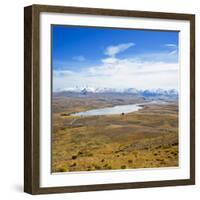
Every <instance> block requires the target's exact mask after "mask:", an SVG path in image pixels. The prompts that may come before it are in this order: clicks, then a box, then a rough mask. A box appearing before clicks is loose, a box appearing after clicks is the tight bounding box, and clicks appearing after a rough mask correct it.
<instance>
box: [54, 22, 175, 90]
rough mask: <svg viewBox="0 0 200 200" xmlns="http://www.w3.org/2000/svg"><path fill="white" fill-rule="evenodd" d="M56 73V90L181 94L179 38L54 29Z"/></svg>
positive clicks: (132, 32)
mask: <svg viewBox="0 0 200 200" xmlns="http://www.w3.org/2000/svg"><path fill="white" fill-rule="evenodd" d="M52 67H53V72H54V73H53V74H54V76H53V89H54V90H58V89H65V88H73V87H85V86H89V87H116V88H126V87H135V88H138V89H146V88H147V87H148V88H156V87H157V88H175V89H177V87H178V32H172V31H150V30H133V29H131V30H130V29H129V30H127V29H111V28H92V27H75V26H55V25H54V26H53V27H52ZM167 79H171V82H169V81H167ZM125 80H126V82H124V81H125ZM144 81H145V82H149V83H148V84H147V83H146V84H144ZM119 82H121V84H119ZM151 82H152V83H151Z"/></svg>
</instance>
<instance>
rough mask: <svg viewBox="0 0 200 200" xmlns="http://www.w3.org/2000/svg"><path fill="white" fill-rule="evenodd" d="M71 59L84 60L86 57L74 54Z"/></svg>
mask: <svg viewBox="0 0 200 200" xmlns="http://www.w3.org/2000/svg"><path fill="white" fill-rule="evenodd" d="M72 60H76V61H79V62H81V61H85V60H86V58H85V57H84V56H82V55H80V56H74V57H72Z"/></svg>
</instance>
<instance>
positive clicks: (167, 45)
mask: <svg viewBox="0 0 200 200" xmlns="http://www.w3.org/2000/svg"><path fill="white" fill-rule="evenodd" d="M164 46H166V47H173V48H174V47H175V48H177V45H176V44H164Z"/></svg>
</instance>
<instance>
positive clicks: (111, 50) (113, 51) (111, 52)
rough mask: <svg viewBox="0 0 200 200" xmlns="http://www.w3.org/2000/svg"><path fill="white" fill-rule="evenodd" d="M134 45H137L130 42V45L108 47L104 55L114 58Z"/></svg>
mask: <svg viewBox="0 0 200 200" xmlns="http://www.w3.org/2000/svg"><path fill="white" fill-rule="evenodd" d="M134 45H135V44H134V43H132V42H129V43H124V44H118V45H114V46H108V47H107V48H106V50H105V52H104V54H105V55H107V56H111V57H114V56H115V55H116V54H118V53H120V52H123V51H125V50H127V49H128V48H130V47H132V46H134Z"/></svg>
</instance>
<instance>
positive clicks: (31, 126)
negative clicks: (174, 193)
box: [24, 5, 195, 194]
mask: <svg viewBox="0 0 200 200" xmlns="http://www.w3.org/2000/svg"><path fill="white" fill-rule="evenodd" d="M41 12H53V13H77V14H89V15H108V16H113V17H114V16H124V17H142V18H154V19H174V20H176V19H177V20H187V21H189V22H190V178H189V179H183V180H169V181H150V182H132V183H114V184H100V185H84V186H83V185H82V186H66V187H48V188H41V187H40V183H39V180H40V170H39V161H40V159H39V158H40V153H39V152H40V149H39V142H40V141H39V134H40V132H39V127H40V123H39V122H40V120H39V117H40V115H39V113H40V102H39V96H40V95H39V94H40V80H39V73H40V64H39V61H40V52H39V41H40V37H39V31H40V28H39V27H40V26H39V25H40V13H41ZM188 81H189V80H188ZM192 184H195V16H194V15H192V14H177V13H161V12H147V11H145V12H143V11H127V10H111V9H96V8H80V7H63V6H49V5H32V6H28V7H25V8H24V191H25V192H27V193H30V194H47V193H62V192H83V191H98V190H112V189H130V188H147V187H161V186H177V185H192Z"/></svg>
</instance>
